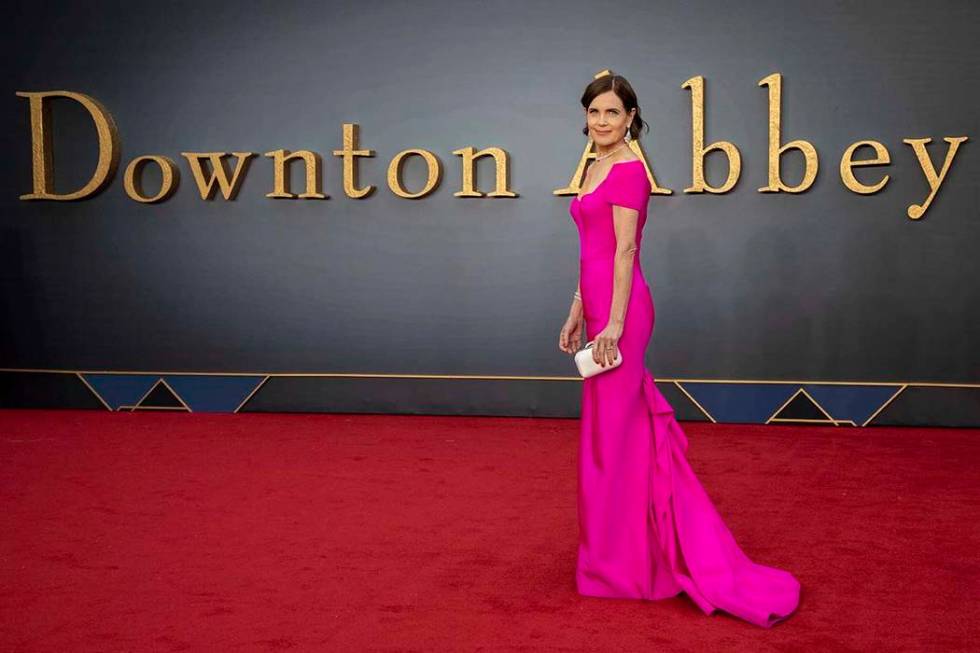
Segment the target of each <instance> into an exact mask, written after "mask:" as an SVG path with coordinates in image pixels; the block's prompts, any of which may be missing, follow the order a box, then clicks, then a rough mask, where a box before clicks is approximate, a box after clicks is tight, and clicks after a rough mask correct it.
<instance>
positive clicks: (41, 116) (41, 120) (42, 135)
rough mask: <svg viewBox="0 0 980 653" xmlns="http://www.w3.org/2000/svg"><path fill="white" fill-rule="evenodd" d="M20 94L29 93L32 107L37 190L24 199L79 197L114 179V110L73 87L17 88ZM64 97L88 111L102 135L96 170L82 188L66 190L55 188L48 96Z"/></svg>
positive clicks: (116, 162) (116, 136)
mask: <svg viewBox="0 0 980 653" xmlns="http://www.w3.org/2000/svg"><path fill="white" fill-rule="evenodd" d="M17 96H18V97H26V98H28V99H29V101H30V108H31V154H32V163H33V169H32V176H33V181H34V191H33V192H31V193H27V194H25V195H21V196H20V199H22V200H58V201H69V200H80V199H85V198H87V197H91V196H93V195H95V194H96V193H99V192H101V191H103V190H104V189H105V188H106V186H108V185H109V182H110V181H112V177H113V175H115V173H116V168H117V167H118V166H119V133H118V131H117V130H116V123H115V121H114V120H113V119H112V114H110V113H109V110H108V109H106V108H105V107H104V106H103V105H102V103H100V102H99V101H98V100H96V99H95V98H93V97H91V96H88V95H85V94H84V93H74V92H72V91H43V92H37V93H33V92H27V91H17ZM51 97H64V98H69V99H71V100H75V101H76V102H78V103H79V104H81V105H82V106H83V107H85V109H86V110H87V111H88V113H89V115H90V116H91V117H92V122H94V123H95V130H96V132H97V134H98V137H99V159H98V162H97V163H96V165H95V172H94V173H93V174H92V178H91V179H89V180H88V183H86V184H85V185H84V186H83V187H82V188H80V189H79V190H77V191H75V192H73V193H66V194H60V195H59V194H58V193H55V192H54V161H53V155H54V152H53V146H52V143H51V109H50V106H49V103H48V102H45V99H46V98H51Z"/></svg>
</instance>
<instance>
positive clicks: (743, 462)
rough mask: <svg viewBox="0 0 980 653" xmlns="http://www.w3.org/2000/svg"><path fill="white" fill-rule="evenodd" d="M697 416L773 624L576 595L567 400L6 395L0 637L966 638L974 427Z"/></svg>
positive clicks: (713, 486) (942, 646)
mask: <svg viewBox="0 0 980 653" xmlns="http://www.w3.org/2000/svg"><path fill="white" fill-rule="evenodd" d="M683 426H684V428H685V430H686V432H687V434H688V436H689V438H690V443H691V446H690V450H689V452H688V458H689V460H690V461H691V464H692V466H693V467H694V469H695V471H696V472H697V474H698V475H699V477H700V479H701V481H702V482H703V484H704V486H705V488H706V489H707V490H708V492H709V494H710V495H711V497H712V499H713V500H714V501H715V504H716V505H717V507H718V509H719V511H720V512H721V514H722V516H723V517H724V518H725V519H726V521H727V523H728V525H729V526H730V528H731V529H732V532H733V533H734V535H735V537H736V538H737V539H738V541H739V543H740V544H741V546H742V547H743V548H744V549H745V551H746V553H747V554H748V555H749V556H750V557H752V558H753V559H754V560H756V561H758V562H761V563H765V564H770V565H774V566H776V567H781V568H785V569H787V570H789V571H791V572H792V573H793V574H794V575H795V576H796V577H797V578H798V579H799V580H800V582H801V583H802V585H803V592H802V598H801V602H800V607H799V609H798V611H797V612H796V614H794V615H793V616H791V617H790V618H789V620H788V621H786V622H785V623H782V624H778V625H777V626H775V627H774V628H773V629H772V630H771V631H765V630H763V629H760V628H757V627H755V626H752V625H750V624H746V623H744V622H741V621H739V620H737V619H735V618H732V617H729V616H728V615H724V614H717V615H714V616H711V617H706V616H704V615H703V614H702V613H701V612H700V611H698V610H697V608H696V607H695V606H694V605H693V604H692V603H691V602H690V600H688V599H687V598H686V597H685V596H683V595H681V596H680V597H677V598H673V599H667V600H665V601H660V602H642V601H625V600H614V599H595V598H587V597H581V596H579V595H578V594H577V593H576V591H575V584H574V570H575V552H576V549H575V547H576V537H577V522H576V519H577V517H576V498H575V491H576V456H577V449H576V448H577V437H578V421H576V420H559V419H522V418H456V417H420V416H402V417H393V416H373V415H365V416H354V415H255V414H249V415H206V414H186V413H184V414H176V413H159V412H157V413H147V412H144V413H137V414H116V413H108V412H94V411H91V412H90V411H71V410H61V411H40V410H7V411H0V501H2V504H0V508H2V510H0V533H2V540H0V557H2V568H0V590H2V591H0V650H3V651H59V652H76V651H144V650H146V651H268V650H273V651H275V650H296V651H360V650H365V651H446V650H461V651H545V650H562V651H578V650H592V651H602V650H609V651H670V650H678V651H681V650H683V651H697V650H708V651H722V650H723V651H736V650H745V651H760V650H780V651H829V650H833V651H869V650H875V651H880V650H903V651H909V650H916V651H955V650H964V651H965V650H976V649H975V646H976V638H977V635H978V627H977V625H976V624H977V620H978V618H977V615H976V613H975V609H976V607H977V597H978V596H980V582H978V577H980V556H978V554H977V551H978V550H980V526H978V515H980V471H978V470H980V466H978V462H980V431H977V430H967V429H942V428H934V429H907V428H906V429H902V428H883V427H868V428H863V429H855V428H847V427H837V428H834V427H814V426H786V425H781V426H748V425H712V424H702V423H692V422H685V423H683ZM772 496H779V497H782V498H783V499H782V500H781V501H779V502H775V503H774V502H772V501H767V500H765V499H764V497H772Z"/></svg>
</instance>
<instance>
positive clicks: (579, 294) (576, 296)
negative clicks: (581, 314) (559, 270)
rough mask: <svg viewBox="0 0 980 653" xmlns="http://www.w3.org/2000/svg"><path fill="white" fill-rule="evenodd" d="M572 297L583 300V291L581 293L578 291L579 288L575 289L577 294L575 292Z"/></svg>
mask: <svg viewBox="0 0 980 653" xmlns="http://www.w3.org/2000/svg"><path fill="white" fill-rule="evenodd" d="M572 297H574V298H575V299H577V300H579V301H582V293H580V292H579V291H577V290H576V291H575V294H574V295H572Z"/></svg>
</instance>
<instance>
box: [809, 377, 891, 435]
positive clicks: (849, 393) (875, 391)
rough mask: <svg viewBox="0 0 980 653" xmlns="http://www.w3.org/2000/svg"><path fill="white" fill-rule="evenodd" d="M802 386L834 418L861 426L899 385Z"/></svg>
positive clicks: (816, 384) (814, 384) (813, 384)
mask: <svg viewBox="0 0 980 653" xmlns="http://www.w3.org/2000/svg"><path fill="white" fill-rule="evenodd" d="M803 387H804V388H805V389H806V391H807V392H809V393H810V395H811V396H812V397H813V398H814V399H816V400H817V403H819V404H820V405H821V406H823V407H824V410H826V411H827V412H828V413H830V414H831V415H832V416H833V417H834V419H849V420H852V421H853V422H854V423H855V424H857V425H858V426H861V425H862V424H864V422H865V420H867V419H868V418H869V417H871V415H872V414H873V413H874V412H875V411H876V410H878V408H879V407H880V406H881V405H882V404H883V403H885V402H886V401H888V398H889V397H891V396H892V395H893V394H895V391H896V390H898V389H899V388H900V387H901V386H899V385H836V384H834V385H820V384H818V383H808V384H806V385H804V386H803Z"/></svg>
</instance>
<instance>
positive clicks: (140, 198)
mask: <svg viewBox="0 0 980 653" xmlns="http://www.w3.org/2000/svg"><path fill="white" fill-rule="evenodd" d="M150 161H152V162H153V163H155V164H157V166H159V168H160V191H159V192H158V193H157V194H156V195H154V196H153V197H147V196H146V195H144V194H143V186H142V182H141V178H142V175H141V172H142V170H143V166H144V165H146V164H147V163H149V162H150ZM179 181H180V171H179V170H178V169H177V163H176V162H175V161H174V160H173V159H171V158H169V157H166V156H154V155H147V156H141V157H137V158H135V159H133V160H132V161H130V163H129V165H128V166H126V173H125V174H124V175H123V187H124V188H125V189H126V195H128V196H129V197H130V199H134V200H136V201H137V202H143V203H145V204H153V203H155V202H162V201H163V200H165V199H167V198H168V197H170V196H171V195H173V194H174V192H175V191H176V190H177V184H178V182H179Z"/></svg>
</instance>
